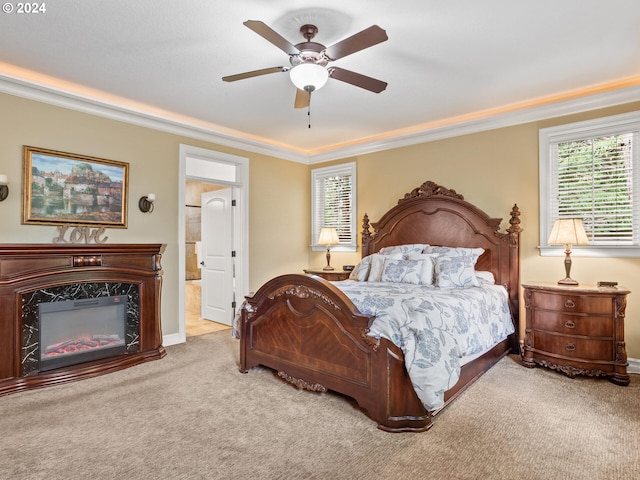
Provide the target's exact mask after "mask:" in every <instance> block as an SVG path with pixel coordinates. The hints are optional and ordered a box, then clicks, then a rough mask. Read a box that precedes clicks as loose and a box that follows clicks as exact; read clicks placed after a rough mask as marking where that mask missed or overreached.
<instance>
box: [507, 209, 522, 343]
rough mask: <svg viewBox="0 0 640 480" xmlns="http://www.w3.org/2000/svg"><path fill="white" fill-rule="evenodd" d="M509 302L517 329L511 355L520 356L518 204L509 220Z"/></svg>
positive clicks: (520, 229) (512, 210)
mask: <svg viewBox="0 0 640 480" xmlns="http://www.w3.org/2000/svg"><path fill="white" fill-rule="evenodd" d="M509 224H510V225H509V228H507V233H508V234H509V266H510V268H509V276H510V278H509V285H510V286H511V291H510V292H509V300H510V303H511V313H512V316H513V324H514V327H515V329H516V331H515V334H514V335H513V341H512V343H511V353H513V354H516V355H520V232H522V228H520V209H519V208H518V205H517V204H514V205H513V208H512V209H511V218H510V219H509Z"/></svg>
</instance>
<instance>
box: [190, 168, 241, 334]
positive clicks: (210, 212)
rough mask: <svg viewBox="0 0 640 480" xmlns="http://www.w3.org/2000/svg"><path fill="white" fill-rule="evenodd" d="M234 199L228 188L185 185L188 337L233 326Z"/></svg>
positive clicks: (202, 184)
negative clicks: (232, 205) (232, 208)
mask: <svg viewBox="0 0 640 480" xmlns="http://www.w3.org/2000/svg"><path fill="white" fill-rule="evenodd" d="M231 198H232V188H231V187H228V186H226V185H218V184H215V183H208V182H201V181H193V180H187V181H186V189H185V224H186V228H185V308H186V310H185V315H186V325H185V327H186V330H185V332H186V336H187V337H189V336H194V335H202V334H205V333H210V332H215V331H218V330H223V329H226V328H229V327H230V326H231V323H232V318H231V315H232V312H231V311H230V309H231V303H232V301H233V287H234V281H235V278H233V274H232V273H230V272H229V270H231V269H232V268H233V265H228V264H229V263H230V261H229V260H230V258H229V257H230V256H231V251H232V244H233V239H232V235H230V234H229V232H232V223H231V222H232V219H231V218H230V217H231V212H230V211H229V210H230V208H231V207H230V206H229V204H230V202H231ZM208 232H209V234H208V235H207V233H208ZM220 232H226V233H224V234H220ZM203 236H204V238H203ZM220 263H222V265H220ZM229 277H231V278H229Z"/></svg>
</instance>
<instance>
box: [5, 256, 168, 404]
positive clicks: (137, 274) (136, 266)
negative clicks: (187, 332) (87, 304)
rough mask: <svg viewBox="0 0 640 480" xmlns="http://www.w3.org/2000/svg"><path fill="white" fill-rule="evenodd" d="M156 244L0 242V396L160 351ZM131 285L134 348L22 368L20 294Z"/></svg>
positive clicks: (142, 358) (117, 367) (156, 356)
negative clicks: (135, 299)
mask: <svg viewBox="0 0 640 480" xmlns="http://www.w3.org/2000/svg"><path fill="white" fill-rule="evenodd" d="M163 251H164V246H163V245H161V244H119V245H116V244H114V245H105V244H95V245H94V244H90V245H69V244H63V245H57V244H0V395H3V394H7V393H13V392H16V391H21V390H27V389H31V388H38V387H44V386H49V385H55V384H59V383H64V382H69V381H72V380H79V379H81V378H87V377H93V376H96V375H100V374H103V373H109V372H114V371H117V370H121V369H123V368H126V367H130V366H132V365H136V364H139V363H143V362H147V361H150V360H157V359H160V358H162V357H164V356H165V355H166V352H165V349H164V347H163V346H162V332H161V326H160V293H161V288H162V269H161V264H160V259H161V256H162V252H163ZM98 283H102V284H120V283H121V284H127V285H134V286H137V292H138V304H137V317H138V318H137V322H138V325H139V327H137V328H139V331H138V332H137V335H138V336H137V337H136V342H135V348H133V349H131V350H132V351H127V352H126V353H124V354H119V355H116V356H113V357H109V358H106V359H100V360H94V361H89V362H85V363H80V364H76V365H72V366H67V367H62V368H59V369H55V370H49V371H46V372H35V373H33V372H31V373H28V374H25V373H24V371H23V368H22V367H23V365H22V363H23V341H22V340H23V338H22V337H23V335H24V333H23V328H22V326H23V325H22V324H23V319H22V316H23V306H22V303H23V297H25V296H26V295H29V294H30V293H33V292H35V291H39V290H42V289H47V288H56V287H61V288H63V287H64V286H70V285H79V284H98Z"/></svg>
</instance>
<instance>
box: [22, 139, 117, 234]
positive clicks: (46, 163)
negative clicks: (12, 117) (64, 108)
mask: <svg viewBox="0 0 640 480" xmlns="http://www.w3.org/2000/svg"><path fill="white" fill-rule="evenodd" d="M23 154H24V158H23V169H24V173H23V188H22V223H23V224H31V223H37V224H51V225H62V224H71V225H89V226H90V225H95V226H97V227H111V228H127V192H128V187H129V164H128V163H123V162H116V161H113V160H105V159H102V158H95V157H88V156H85V155H76V154H74V153H65V152H58V151H55V150H47V149H44V148H36V147H27V146H25V147H24V148H23Z"/></svg>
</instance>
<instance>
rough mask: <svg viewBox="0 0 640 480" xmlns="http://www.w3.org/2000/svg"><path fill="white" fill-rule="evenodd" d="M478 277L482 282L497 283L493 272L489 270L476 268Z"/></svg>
mask: <svg viewBox="0 0 640 480" xmlns="http://www.w3.org/2000/svg"><path fill="white" fill-rule="evenodd" d="M476 278H477V279H478V280H479V281H480V283H486V284H488V285H495V284H496V279H495V277H494V276H493V273H491V272H487V271H485V270H480V271H478V270H476Z"/></svg>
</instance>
